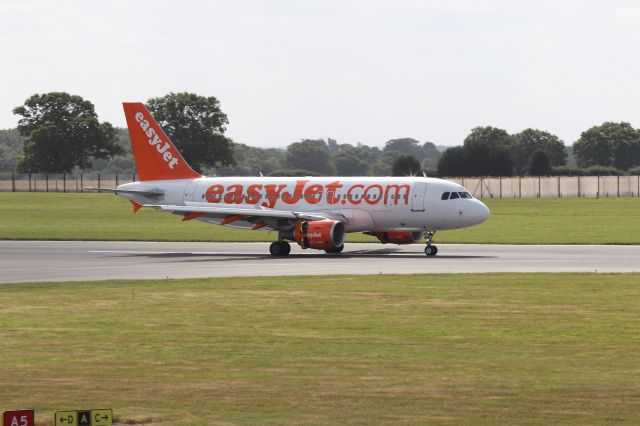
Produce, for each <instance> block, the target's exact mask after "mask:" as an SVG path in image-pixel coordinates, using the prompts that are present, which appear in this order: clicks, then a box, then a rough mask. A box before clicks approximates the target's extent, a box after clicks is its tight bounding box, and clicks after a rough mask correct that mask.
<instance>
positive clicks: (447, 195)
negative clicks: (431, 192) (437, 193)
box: [442, 192, 449, 200]
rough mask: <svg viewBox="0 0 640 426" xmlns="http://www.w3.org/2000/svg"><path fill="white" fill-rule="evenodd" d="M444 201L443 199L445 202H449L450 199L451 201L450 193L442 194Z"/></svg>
mask: <svg viewBox="0 0 640 426" xmlns="http://www.w3.org/2000/svg"><path fill="white" fill-rule="evenodd" d="M442 199H443V200H448V199H449V193H448V192H444V193H443V194H442Z"/></svg>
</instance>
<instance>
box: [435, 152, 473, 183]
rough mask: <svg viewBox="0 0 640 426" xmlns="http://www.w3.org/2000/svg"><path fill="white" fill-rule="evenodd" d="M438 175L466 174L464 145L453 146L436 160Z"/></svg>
mask: <svg viewBox="0 0 640 426" xmlns="http://www.w3.org/2000/svg"><path fill="white" fill-rule="evenodd" d="M438 175H440V176H467V172H466V170H465V167H464V147H461V146H455V147H453V148H449V149H447V150H446V151H445V152H444V153H443V154H442V157H440V160H439V161H438Z"/></svg>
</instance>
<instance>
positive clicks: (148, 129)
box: [103, 103, 489, 256]
mask: <svg viewBox="0 0 640 426" xmlns="http://www.w3.org/2000/svg"><path fill="white" fill-rule="evenodd" d="M123 106H124V112H125V116H126V119H127V126H128V128H129V136H130V137H131V147H132V148H133V154H134V157H135V161H136V166H137V169H138V175H139V178H140V181H139V182H132V183H126V184H123V185H119V186H118V187H117V188H115V189H110V191H112V192H114V193H116V194H117V195H120V196H122V197H124V198H126V199H128V200H129V201H130V202H131V203H132V204H133V206H134V207H133V208H134V212H136V211H138V209H140V208H141V207H150V208H155V209H159V210H163V211H166V212H170V213H174V214H178V215H181V216H182V220H183V221H186V220H191V219H196V220H200V221H203V222H207V223H213V224H218V225H227V226H233V227H238V228H248V229H253V230H256V229H263V230H269V231H276V232H277V233H278V239H277V241H275V242H273V243H271V246H270V248H269V251H270V252H271V255H273V256H286V255H288V254H289V252H290V251H291V246H290V245H289V242H288V241H294V242H296V243H298V244H299V245H300V246H301V247H302V248H303V249H306V248H311V249H317V250H324V251H325V252H327V253H340V252H341V251H342V250H343V248H344V238H345V233H347V232H362V233H365V234H368V235H374V236H376V237H377V238H378V239H379V240H380V242H382V243H393V244H413V243H417V242H419V241H420V240H421V239H422V238H423V237H425V236H426V238H427V243H426V247H425V249H424V252H425V254H426V255H427V256H435V255H436V254H437V253H438V248H437V247H436V246H435V245H433V236H434V234H435V233H436V231H439V230H443V229H457V228H466V227H469V226H473V225H477V224H480V223H482V222H484V221H485V220H486V219H487V218H488V217H489V209H488V208H487V206H485V205H484V204H483V203H482V202H481V201H480V200H477V199H475V198H473V197H472V196H471V195H470V194H469V191H467V190H466V189H465V188H464V187H462V186H460V185H458V184H457V183H454V182H450V181H446V180H442V179H434V178H426V177H263V176H260V177H204V176H201V175H200V174H199V173H196V172H195V171H194V170H193V169H192V168H191V167H190V166H189V165H188V164H187V162H186V161H185V160H184V158H182V156H181V155H180V153H179V152H178V150H177V149H176V148H175V146H174V145H173V144H172V143H171V141H170V140H169V138H168V137H167V135H166V134H165V133H164V131H163V130H162V129H161V128H160V126H159V125H158V123H157V122H156V121H155V120H154V118H153V117H152V116H151V114H150V113H149V111H148V110H147V109H146V108H145V106H144V105H143V104H142V103H124V104H123ZM103 190H104V189H103Z"/></svg>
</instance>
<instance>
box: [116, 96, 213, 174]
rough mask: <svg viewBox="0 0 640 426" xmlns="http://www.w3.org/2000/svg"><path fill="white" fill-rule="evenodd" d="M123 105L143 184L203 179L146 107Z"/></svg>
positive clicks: (135, 103) (134, 104) (130, 103)
mask: <svg viewBox="0 0 640 426" xmlns="http://www.w3.org/2000/svg"><path fill="white" fill-rule="evenodd" d="M122 106H123V107H124V115H125V117H126V119H127V127H128V129H129V137H130V139H131V148H132V149H133V157H134V158H135V160H136V167H137V169H138V175H139V176H140V180H141V181H143V180H166V179H196V178H199V177H202V176H201V175H200V174H198V173H196V172H195V171H193V169H192V168H191V167H190V166H189V165H188V164H187V162H186V161H185V160H184V158H182V155H180V152H178V150H177V149H176V147H175V146H174V145H173V143H171V141H170V140H169V138H168V137H167V135H166V134H165V132H164V131H163V130H162V128H161V127H160V125H159V124H158V123H157V122H156V120H155V119H154V118H153V117H152V116H151V113H149V111H148V110H147V108H146V107H145V106H144V104H142V103H140V102H125V103H123V104H122Z"/></svg>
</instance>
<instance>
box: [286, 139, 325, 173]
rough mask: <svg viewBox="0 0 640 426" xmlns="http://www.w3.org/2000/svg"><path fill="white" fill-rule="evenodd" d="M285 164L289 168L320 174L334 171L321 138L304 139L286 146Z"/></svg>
mask: <svg viewBox="0 0 640 426" xmlns="http://www.w3.org/2000/svg"><path fill="white" fill-rule="evenodd" d="M285 165H286V166H287V168H289V169H301V170H309V171H311V172H316V173H319V174H321V175H332V174H333V173H334V169H333V164H332V163H331V153H330V152H329V148H328V147H327V144H326V143H325V142H324V141H323V140H312V139H305V140H302V141H300V142H295V143H292V144H291V145H289V146H288V147H287V154H286V156H285Z"/></svg>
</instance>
